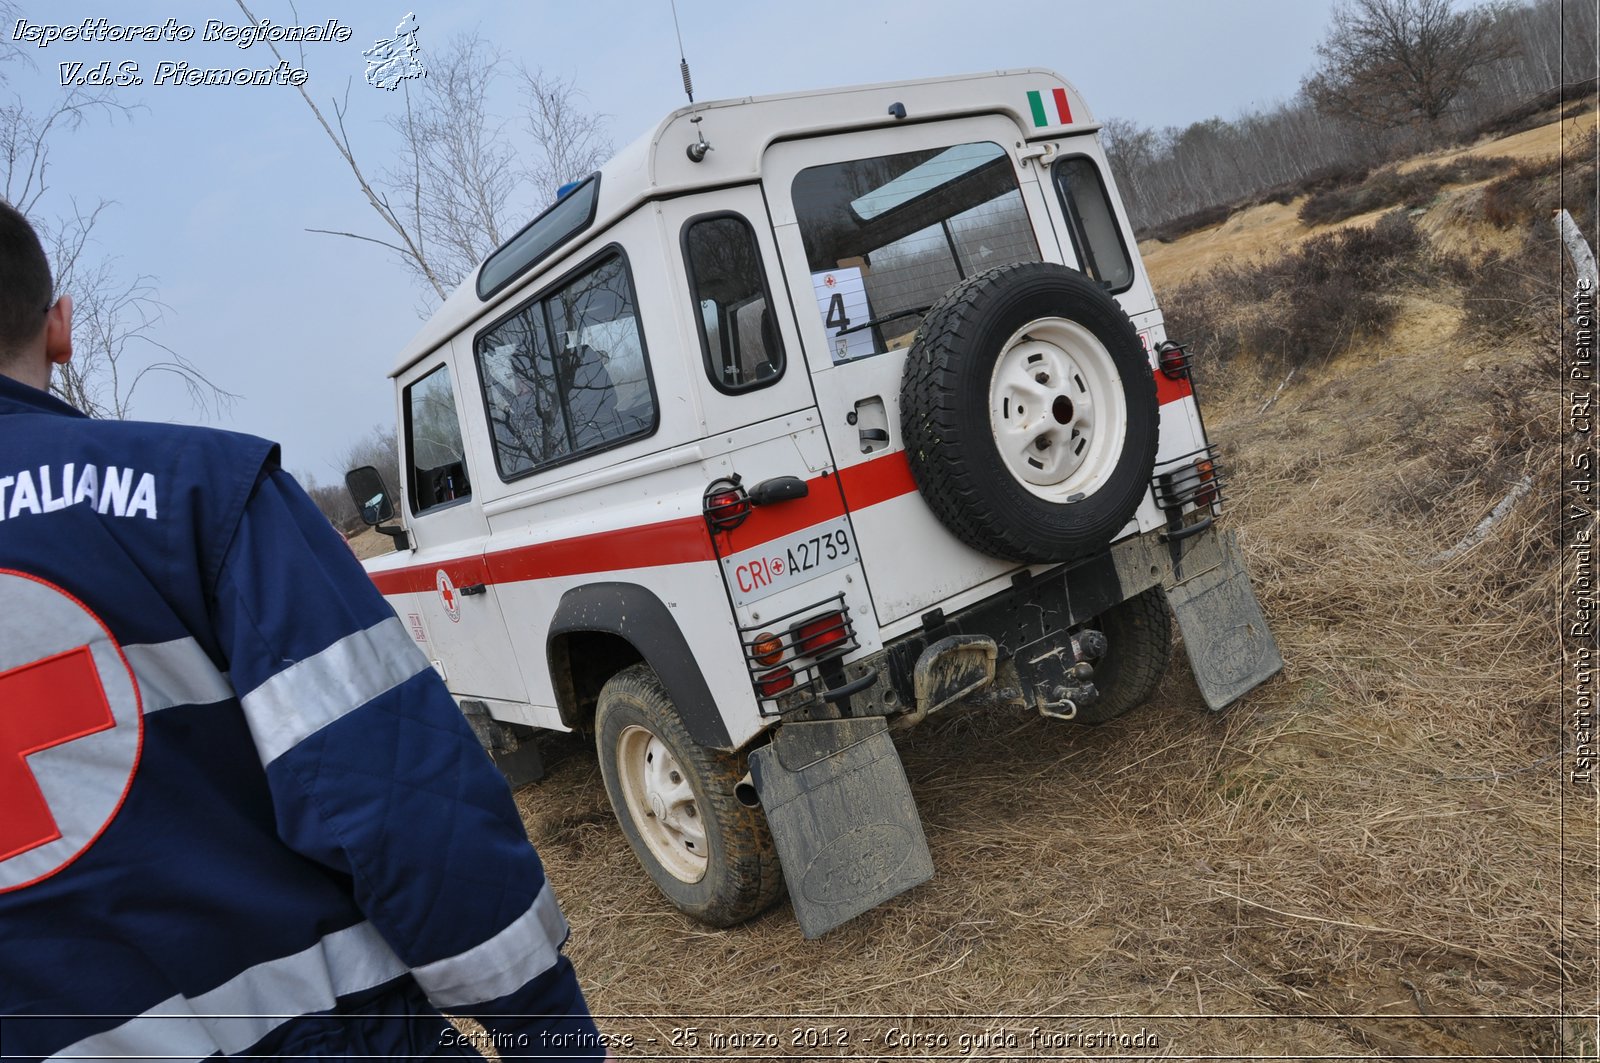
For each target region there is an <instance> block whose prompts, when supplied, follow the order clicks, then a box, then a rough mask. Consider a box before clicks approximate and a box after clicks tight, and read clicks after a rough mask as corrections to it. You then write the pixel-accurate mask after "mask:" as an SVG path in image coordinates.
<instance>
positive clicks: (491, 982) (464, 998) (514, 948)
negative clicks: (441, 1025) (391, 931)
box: [411, 883, 568, 1008]
mask: <svg viewBox="0 0 1600 1063" xmlns="http://www.w3.org/2000/svg"><path fill="white" fill-rule="evenodd" d="M567 931H568V927H567V920H566V919H565V918H564V917H563V916H562V914H561V906H560V905H558V904H557V903H556V895H555V894H554V893H553V892H551V890H550V885H549V883H546V884H545V887H544V889H542V890H540V891H539V895H538V896H537V897H535V898H534V899H533V904H532V905H530V906H529V907H528V910H527V911H526V912H523V913H522V914H521V915H520V916H518V917H517V918H516V919H514V920H512V922H511V924H510V925H509V926H507V927H506V928H505V929H504V930H502V931H500V933H498V934H496V935H495V936H494V937H492V938H490V939H489V940H488V941H485V942H484V943H483V944H481V945H478V946H475V947H474V948H470V949H468V950H467V951H466V952H463V953H461V954H460V955H457V956H447V957H445V958H444V959H442V960H435V961H434V962H433V963H428V964H424V965H423V966H421V967H417V968H414V969H413V970H412V972H411V973H412V974H413V975H415V976H416V979H417V984H418V985H420V986H422V988H423V990H424V991H425V992H426V993H427V994H428V999H429V1000H430V1001H432V1002H433V1005H434V1007H438V1008H456V1007H462V1006H465V1005H467V1004H480V1003H482V1002H484V1001H487V1000H494V999H496V998H498V997H503V996H505V995H506V994H507V993H509V992H511V991H512V990H514V989H517V988H518V987H520V986H522V985H523V984H524V983H526V982H528V981H531V980H532V979H534V978H537V977H538V976H539V975H541V974H543V973H544V972H545V971H548V970H549V969H550V968H551V967H554V966H555V964H556V961H557V960H558V959H560V957H561V944H562V942H564V941H566V940H567Z"/></svg>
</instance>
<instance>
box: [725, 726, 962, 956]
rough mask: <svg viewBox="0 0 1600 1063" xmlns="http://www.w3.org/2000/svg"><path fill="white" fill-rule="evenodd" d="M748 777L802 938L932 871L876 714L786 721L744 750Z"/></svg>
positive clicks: (898, 768) (851, 916) (912, 807)
mask: <svg viewBox="0 0 1600 1063" xmlns="http://www.w3.org/2000/svg"><path fill="white" fill-rule="evenodd" d="M750 776H751V781H752V782H754V784H755V788H756V792H757V793H758V794H759V795H760V798H761V807H762V808H763V809H764V810H765V811H766V816H767V823H768V824H769V825H770V826H771V828H772V839H773V841H774V842H775V843H776V845H777V848H778V859H779V860H780V861H781V862H782V864H783V877H784V881H785V882H786V883H787V884H788V887H789V899H790V901H791V902H792V903H793V904H794V914H795V918H796V919H797V920H798V921H799V923H800V931H801V933H803V934H804V935H805V936H806V937H808V938H815V937H820V936H822V935H823V934H826V933H827V932H828V931H830V930H832V929H833V928H834V927H836V926H839V925H840V924H841V923H845V922H848V921H849V920H851V919H854V918H855V917H856V916H858V915H860V914H861V913H862V912H865V911H867V910H868V909H870V908H873V907H876V906H877V905H879V904H881V903H883V902H884V901H886V900H888V899H889V898H890V897H894V896H896V895H898V894H900V893H903V892H905V891H906V890H908V889H910V888H911V887H912V886H916V885H918V884H920V883H923V882H926V881H928V879H930V878H932V877H933V858H932V857H931V856H930V855H929V853H928V840H927V838H926V836H924V834H923V833H922V820H921V818H920V817H919V816H918V815H917V805H916V802H915V801H914V800H913V799H912V797H911V787H910V785H909V784H908V783H907V782H906V773H905V769H904V768H903V767H901V765H900V754H899V753H898V752H897V751H896V750H895V748H894V741H893V740H892V739H891V738H890V737H889V729H888V724H887V722H886V721H885V720H884V719H883V718H882V717H878V716H863V717H855V718H851V719H843V720H806V721H796V722H793V723H785V724H783V725H782V726H781V727H779V728H778V730H777V733H776V734H775V735H774V736H773V739H772V743H771V744H770V745H766V746H763V747H761V748H760V749H757V750H754V751H753V752H752V753H751V754H750Z"/></svg>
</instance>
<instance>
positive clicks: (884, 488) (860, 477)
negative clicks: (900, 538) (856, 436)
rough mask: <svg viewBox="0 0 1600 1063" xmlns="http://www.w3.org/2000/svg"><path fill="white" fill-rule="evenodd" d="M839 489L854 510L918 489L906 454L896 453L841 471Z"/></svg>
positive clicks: (901, 451)
mask: <svg viewBox="0 0 1600 1063" xmlns="http://www.w3.org/2000/svg"><path fill="white" fill-rule="evenodd" d="M839 486H840V487H841V488H843V489H844V498H845V502H847V503H848V504H849V506H850V508H851V509H866V508H867V507H868V506H875V505H877V504H878V503H879V502H887V501H888V500H889V499H891V498H899V497H900V496H901V495H903V494H906V493H907V492H909V491H915V490H916V489H917V482H916V481H915V480H913V479H912V478H911V462H910V460H909V459H908V458H907V457H906V452H905V451H903V450H897V451H895V452H894V453H892V454H885V455H884V456H883V457H881V458H873V459H872V460H871V461H864V462H862V463H861V464H860V465H852V466H851V467H850V468H848V469H841V470H840V471H839Z"/></svg>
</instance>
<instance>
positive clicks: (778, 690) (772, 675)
mask: <svg viewBox="0 0 1600 1063" xmlns="http://www.w3.org/2000/svg"><path fill="white" fill-rule="evenodd" d="M792 686H794V671H793V670H792V669H791V668H790V667H789V666H788V665H784V666H783V667H782V668H777V669H774V670H773V671H770V672H767V673H766V674H764V675H761V676H757V677H756V690H757V691H758V692H759V693H760V694H761V696H762V697H764V698H772V697H777V696H778V695H779V694H782V693H783V692H784V691H785V690H788V689H789V688H790V687H792Z"/></svg>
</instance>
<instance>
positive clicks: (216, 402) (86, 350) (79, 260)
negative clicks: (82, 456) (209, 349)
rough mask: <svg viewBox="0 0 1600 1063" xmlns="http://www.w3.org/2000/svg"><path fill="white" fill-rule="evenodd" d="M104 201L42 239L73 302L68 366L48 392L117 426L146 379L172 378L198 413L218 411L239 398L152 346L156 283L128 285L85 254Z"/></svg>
mask: <svg viewBox="0 0 1600 1063" xmlns="http://www.w3.org/2000/svg"><path fill="white" fill-rule="evenodd" d="M105 207H106V204H105V203H104V202H101V203H100V204H99V205H98V206H96V207H95V209H94V210H93V211H91V212H89V213H88V214H87V215H84V214H82V213H76V212H75V213H74V214H73V215H72V216H71V217H69V218H62V219H59V220H58V221H57V222H56V223H54V224H53V225H52V226H50V227H48V229H47V231H46V233H45V234H44V238H45V240H46V241H47V242H48V243H49V245H50V247H49V253H50V258H51V260H52V261H53V262H54V263H55V271H56V289H57V290H58V291H63V292H71V293H72V297H73V315H72V320H73V328H72V347H73V354H72V361H70V362H68V363H67V364H66V365H62V366H58V367H56V371H55V373H54V375H53V378H52V382H51V390H52V391H54V392H55V394H56V395H58V396H59V397H60V398H62V399H63V400H65V401H66V402H68V403H71V404H72V405H73V406H76V407H77V408H78V409H80V410H82V411H83V412H84V413H86V414H88V415H89V416H91V417H108V418H114V419H117V420H122V419H124V418H126V417H128V416H130V414H131V413H132V409H133V398H134V393H135V392H137V391H138V389H139V385H140V384H141V383H142V382H144V380H145V379H146V378H147V377H150V376H152V375H165V376H169V377H176V378H177V379H178V380H179V381H180V382H181V383H182V384H183V386H184V388H185V389H186V390H187V391H188V393H189V401H190V402H191V404H193V405H194V406H195V407H197V408H199V409H202V410H204V409H208V408H209V409H211V410H212V411H214V412H215V411H220V410H223V409H227V408H228V407H229V406H231V405H232V403H233V401H234V400H235V399H236V398H238V396H237V395H234V394H233V393H231V392H228V391H224V390H223V389H222V388H220V387H218V386H217V385H216V384H214V383H213V382H212V381H211V379H210V378H209V377H207V376H206V375H205V373H204V372H202V371H201V369H200V368H199V367H198V366H196V365H195V364H194V363H193V362H191V361H190V360H189V359H187V358H185V357H184V356H183V355H181V354H179V353H178V352H176V351H174V350H173V349H172V348H171V347H168V346H167V345H166V344H164V343H162V342H160V341H159V340H158V339H156V334H157V329H156V326H157V325H158V324H159V323H160V321H161V315H162V312H163V311H164V310H165V309H166V304H164V303H162V302H161V301H160V300H159V299H157V298H156V294H155V287H154V285H153V283H152V281H153V280H154V278H153V277H151V276H149V275H148V274H141V275H139V276H136V277H134V278H132V279H131V280H130V279H127V278H126V277H124V276H123V275H121V274H120V272H119V271H118V270H117V268H116V266H115V260H114V259H105V258H100V259H95V258H91V257H90V255H89V254H88V251H87V247H88V244H89V242H90V237H91V234H92V233H93V231H94V226H95V221H96V219H97V218H98V217H99V215H100V213H101V211H103V210H104V209H105Z"/></svg>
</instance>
